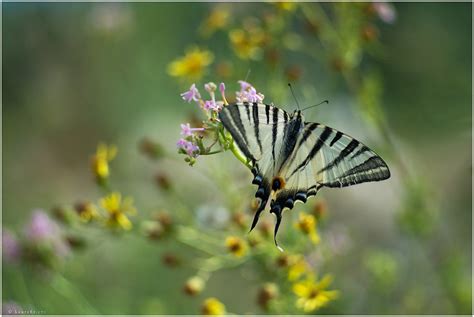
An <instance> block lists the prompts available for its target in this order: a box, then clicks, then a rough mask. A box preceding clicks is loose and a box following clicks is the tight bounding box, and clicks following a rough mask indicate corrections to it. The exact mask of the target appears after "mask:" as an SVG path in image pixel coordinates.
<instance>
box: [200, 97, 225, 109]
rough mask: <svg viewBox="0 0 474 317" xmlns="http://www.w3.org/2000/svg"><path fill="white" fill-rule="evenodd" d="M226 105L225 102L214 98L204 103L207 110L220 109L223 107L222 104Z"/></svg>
mask: <svg viewBox="0 0 474 317" xmlns="http://www.w3.org/2000/svg"><path fill="white" fill-rule="evenodd" d="M223 105H224V102H222V101H218V102H216V101H215V100H214V99H213V100H207V101H206V102H205V103H204V109H205V110H208V111H209V110H212V111H220V110H221V109H222V106H223Z"/></svg>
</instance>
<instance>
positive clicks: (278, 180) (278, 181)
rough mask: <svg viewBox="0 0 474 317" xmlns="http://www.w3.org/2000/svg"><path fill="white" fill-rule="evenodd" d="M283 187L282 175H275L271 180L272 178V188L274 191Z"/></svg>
mask: <svg viewBox="0 0 474 317" xmlns="http://www.w3.org/2000/svg"><path fill="white" fill-rule="evenodd" d="M284 187H285V180H284V179H283V178H282V177H280V176H277V177H275V178H273V180H272V189H273V190H274V191H277V190H279V189H282V188H284Z"/></svg>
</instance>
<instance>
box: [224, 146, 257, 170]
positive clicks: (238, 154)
mask: <svg viewBox="0 0 474 317" xmlns="http://www.w3.org/2000/svg"><path fill="white" fill-rule="evenodd" d="M229 150H230V151H231V152H232V154H234V156H235V157H236V158H237V159H238V160H239V161H240V162H242V163H243V164H244V165H245V166H247V167H248V169H252V166H251V165H250V162H249V160H248V159H247V158H246V157H245V156H244V155H242V153H241V152H240V151H239V150H238V149H237V148H236V147H235V145H234V142H233V140H232V143H231V144H230V147H229Z"/></svg>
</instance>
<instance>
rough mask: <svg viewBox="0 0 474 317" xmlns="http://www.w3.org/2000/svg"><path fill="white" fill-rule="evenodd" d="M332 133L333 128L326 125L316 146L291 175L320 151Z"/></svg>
mask: <svg viewBox="0 0 474 317" xmlns="http://www.w3.org/2000/svg"><path fill="white" fill-rule="evenodd" d="M331 133H332V129H331V128H329V127H324V130H323V132H322V133H321V135H320V136H319V138H318V140H317V141H316V144H315V145H314V147H313V148H312V149H311V151H310V152H309V153H308V156H307V157H306V158H305V159H304V161H303V162H301V164H300V165H298V166H297V167H296V168H295V169H294V171H293V172H292V173H291V175H290V177H291V176H292V175H293V174H295V173H296V172H297V171H298V170H299V169H301V168H303V167H305V166H306V165H307V164H308V163H309V162H310V161H311V160H312V159H313V158H314V157H315V156H316V154H317V153H318V152H319V150H320V149H321V148H322V146H323V145H324V144H325V142H326V140H327V139H328V138H329V136H330V135H331Z"/></svg>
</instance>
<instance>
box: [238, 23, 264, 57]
mask: <svg viewBox="0 0 474 317" xmlns="http://www.w3.org/2000/svg"><path fill="white" fill-rule="evenodd" d="M229 39H230V43H231V44H232V48H233V49H234V51H235V54H236V55H237V56H238V57H240V58H241V59H259V58H260V57H261V55H262V46H263V44H264V41H265V33H264V32H263V30H262V29H260V28H258V27H254V28H252V29H251V30H249V31H244V30H242V29H235V30H232V31H230V32H229Z"/></svg>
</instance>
